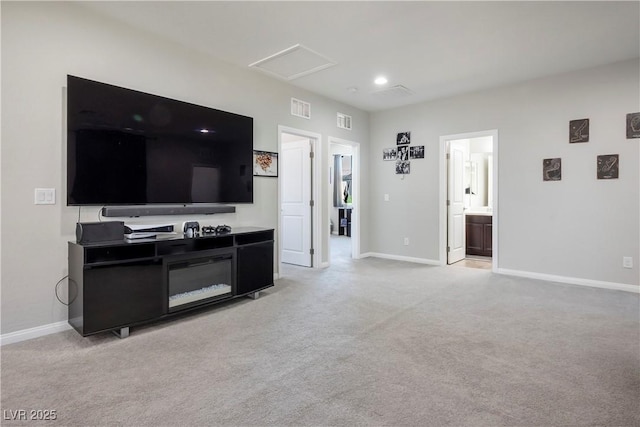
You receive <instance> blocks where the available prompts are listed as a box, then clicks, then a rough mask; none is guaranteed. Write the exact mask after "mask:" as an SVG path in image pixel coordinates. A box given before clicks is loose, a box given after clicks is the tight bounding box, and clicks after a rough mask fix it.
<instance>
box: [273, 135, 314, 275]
mask: <svg viewBox="0 0 640 427" xmlns="http://www.w3.org/2000/svg"><path fill="white" fill-rule="evenodd" d="M280 162H281V164H280V171H281V176H280V180H281V184H280V185H281V187H280V188H281V191H282V194H281V202H282V205H281V211H280V215H281V227H282V237H281V245H282V262H284V263H287V264H295V265H301V266H304V267H311V265H312V261H311V259H312V251H311V243H312V239H311V231H312V229H311V227H312V224H311V212H312V211H311V209H312V208H311V141H310V140H309V139H306V138H304V139H301V140H299V141H294V142H283V143H282V152H281V153H280Z"/></svg>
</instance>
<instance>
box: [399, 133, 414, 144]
mask: <svg viewBox="0 0 640 427" xmlns="http://www.w3.org/2000/svg"><path fill="white" fill-rule="evenodd" d="M409 144H411V132H400V133H399V134H398V135H397V136H396V145H409Z"/></svg>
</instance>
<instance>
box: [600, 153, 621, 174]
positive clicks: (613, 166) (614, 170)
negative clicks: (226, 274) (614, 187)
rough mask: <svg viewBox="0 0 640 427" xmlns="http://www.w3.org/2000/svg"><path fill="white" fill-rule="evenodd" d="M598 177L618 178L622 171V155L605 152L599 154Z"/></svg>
mask: <svg viewBox="0 0 640 427" xmlns="http://www.w3.org/2000/svg"><path fill="white" fill-rule="evenodd" d="M597 168H598V179H618V175H619V173H620V156H619V155H618V154H604V155H601V156H598V163H597Z"/></svg>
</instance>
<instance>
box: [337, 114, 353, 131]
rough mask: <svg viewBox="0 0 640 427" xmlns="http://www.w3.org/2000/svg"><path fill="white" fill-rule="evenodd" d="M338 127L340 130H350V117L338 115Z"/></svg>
mask: <svg viewBox="0 0 640 427" xmlns="http://www.w3.org/2000/svg"><path fill="white" fill-rule="evenodd" d="M338 127H339V128H340V129H347V130H351V116H347V115H346V114H342V113H338Z"/></svg>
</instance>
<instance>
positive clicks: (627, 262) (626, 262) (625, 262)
mask: <svg viewBox="0 0 640 427" xmlns="http://www.w3.org/2000/svg"><path fill="white" fill-rule="evenodd" d="M622 267H623V268H633V258H632V257H630V256H625V257H622Z"/></svg>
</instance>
